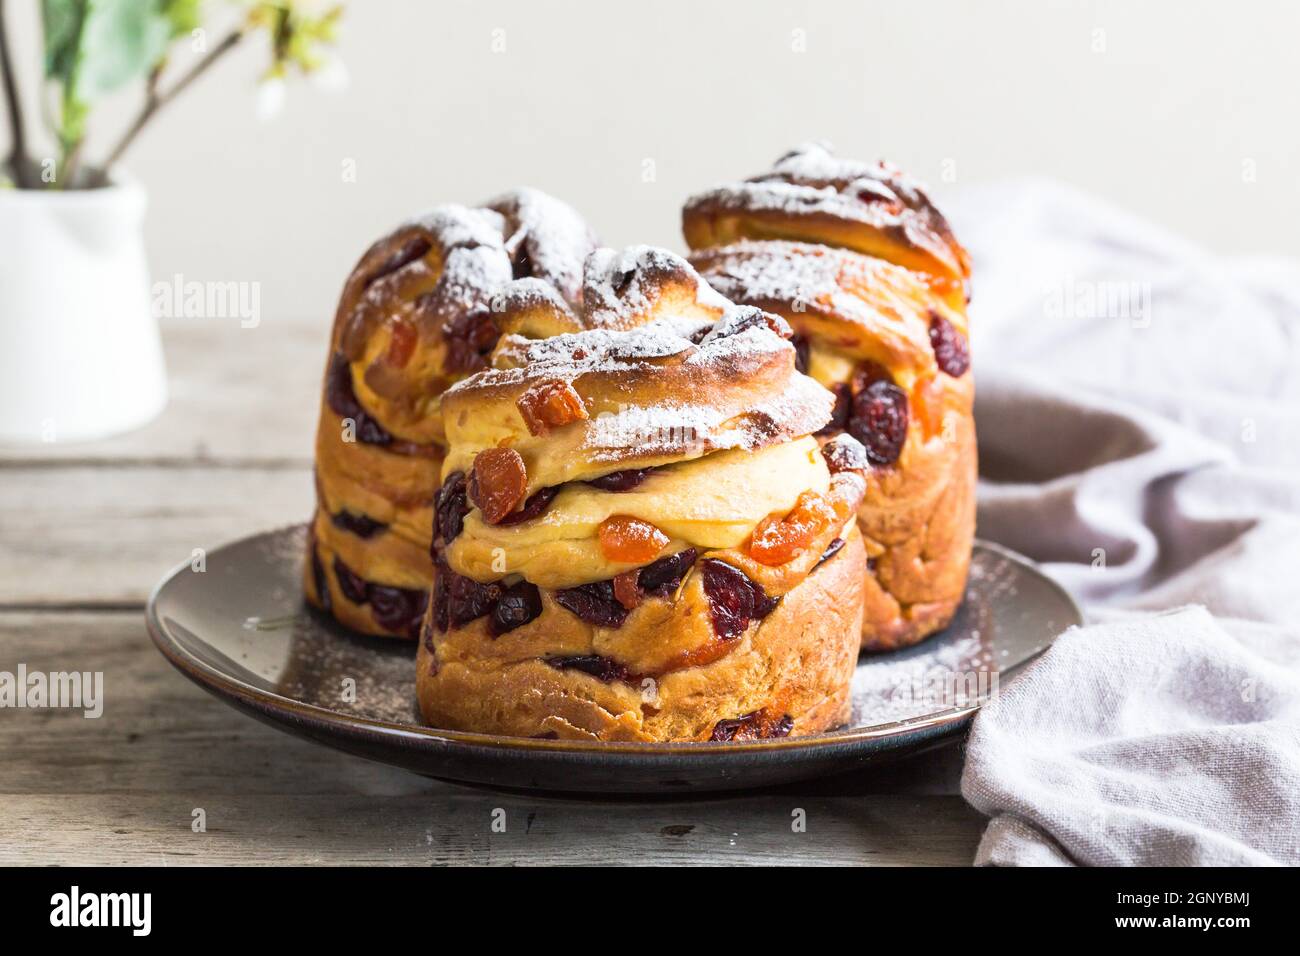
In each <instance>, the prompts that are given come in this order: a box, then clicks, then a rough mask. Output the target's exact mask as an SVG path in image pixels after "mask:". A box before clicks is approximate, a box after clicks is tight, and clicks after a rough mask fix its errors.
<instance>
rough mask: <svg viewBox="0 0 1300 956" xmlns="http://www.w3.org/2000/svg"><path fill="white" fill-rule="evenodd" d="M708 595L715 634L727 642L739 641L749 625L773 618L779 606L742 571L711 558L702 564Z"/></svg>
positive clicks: (775, 599) (776, 600)
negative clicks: (771, 616) (731, 640)
mask: <svg viewBox="0 0 1300 956" xmlns="http://www.w3.org/2000/svg"><path fill="white" fill-rule="evenodd" d="M700 571H701V574H702V576H703V578H704V594H705V596H706V597H707V598H708V599H709V618H710V620H711V621H712V622H713V632H714V633H715V634H717V635H718V637H721V638H723V639H724V640H729V639H731V638H735V637H739V636H740V635H741V634H743V633H744V632H745V628H747V627H749V622H750V621H754V620H759V619H761V618H764V617H767V615H769V614H771V613H772V611H773V609H775V608H776V605H777V604H778V603H779V599H778V598H772V597H769V596H768V595H767V593H766V592H765V591H764V590H763V589H762V588H761V587H759V586H758V585H757V584H755V583H754V582H753V581H751V580H750V579H749V577H748V576H747V575H746V574H745V573H744V572H743V571H741V570H740V569H739V568H734V567H732V566H731V565H729V564H727V563H726V562H725V561H719V560H717V559H716V558H708V559H706V560H705V561H703V562H701V568H700Z"/></svg>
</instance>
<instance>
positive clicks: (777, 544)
mask: <svg viewBox="0 0 1300 956" xmlns="http://www.w3.org/2000/svg"><path fill="white" fill-rule="evenodd" d="M834 520H835V509H834V507H832V506H831V504H830V503H829V502H828V501H826V499H825V498H823V497H822V496H821V495H819V494H817V493H816V492H814V491H805V492H804V493H803V494H801V495H800V496H799V498H798V500H797V501H796V502H795V503H794V507H793V508H792V509H790V513H789V514H787V515H785V517H780V516H778V515H768V516H767V517H766V518H764V519H763V520H762V521H760V522H759V523H758V527H756V528H755V529H754V534H753V536H752V537H751V538H750V541H749V554H750V556H751V557H752V558H753V559H754V560H755V561H758V562H760V563H761V564H766V565H769V566H773V567H774V566H776V565H781V564H785V563H786V562H787V561H790V560H792V559H793V558H795V557H797V556H798V555H800V554H802V553H803V551H804V549H805V548H807V547H808V545H809V544H811V543H812V541H813V539H814V538H816V537H817V536H818V535H820V534H821V533H822V532H823V531H825V530H826V528H828V527H829V526H830V524H831V522H833V521H834Z"/></svg>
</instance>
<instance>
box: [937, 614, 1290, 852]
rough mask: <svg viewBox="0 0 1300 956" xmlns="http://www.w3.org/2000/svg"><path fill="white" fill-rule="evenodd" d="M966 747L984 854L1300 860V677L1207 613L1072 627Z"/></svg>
mask: <svg viewBox="0 0 1300 956" xmlns="http://www.w3.org/2000/svg"><path fill="white" fill-rule="evenodd" d="M1292 637H1296V635H1292ZM967 754H968V756H967V762H966V772H965V775H964V777H963V780H962V792H963V793H964V794H965V796H966V799H967V800H969V801H970V802H971V804H972V805H973V806H974V807H975V808H976V809H977V810H980V811H981V812H984V813H988V814H990V815H992V816H993V817H994V819H993V823H992V824H991V825H990V827H989V829H988V832H987V833H986V834H985V836H984V839H983V841H982V842H981V844H980V847H979V851H978V855H977V857H976V862H977V863H992V864H999V865H1006V864H1022V863H1029V864H1065V863H1070V862H1073V863H1079V864H1090V865H1097V864H1102V865H1134V864H1138V865H1141V864H1151V863H1159V864H1164V865H1173V866H1192V865H1219V866H1222V865H1234V864H1254V865H1260V864H1269V863H1286V864H1300V828H1297V827H1296V826H1295V821H1296V820H1297V819H1300V673H1298V672H1297V671H1296V670H1295V669H1294V668H1293V667H1288V666H1286V661H1285V659H1284V660H1282V661H1281V662H1279V661H1277V660H1274V659H1270V658H1269V657H1267V656H1265V655H1264V654H1262V653H1257V652H1256V651H1253V650H1251V649H1250V648H1249V647H1247V646H1244V645H1243V644H1242V643H1241V642H1240V641H1238V640H1237V639H1236V638H1235V637H1234V636H1233V635H1232V634H1231V633H1230V632H1229V629H1225V628H1224V627H1221V626H1220V625H1219V624H1218V623H1216V622H1215V620H1214V619H1213V618H1212V617H1211V616H1210V615H1209V613H1207V612H1206V611H1205V610H1204V609H1203V608H1185V609H1181V610H1178V611H1172V612H1168V613H1165V614H1157V615H1147V616H1143V617H1139V618H1134V619H1130V620H1122V621H1114V622H1111V623H1107V624H1099V625H1095V626H1092V627H1085V628H1081V629H1077V630H1072V631H1069V632H1067V633H1066V634H1064V635H1062V636H1061V637H1060V638H1059V639H1058V640H1057V642H1056V644H1055V645H1054V646H1053V647H1052V648H1051V649H1050V650H1049V651H1048V652H1047V653H1046V654H1045V655H1044V656H1043V657H1042V658H1041V660H1039V661H1038V662H1037V663H1036V664H1035V665H1034V666H1033V667H1032V668H1031V669H1030V670H1029V671H1028V672H1027V673H1026V674H1025V675H1024V676H1023V677H1021V678H1019V679H1017V680H1014V681H1012V682H1011V683H1010V684H1009V685H1007V686H1006V687H1005V688H1004V689H1003V691H1002V692H1001V693H1000V694H999V695H998V696H997V697H996V698H994V700H993V701H992V702H990V703H989V705H988V706H987V708H986V709H985V711H984V712H983V713H982V714H981V715H980V718H979V720H978V721H977V722H976V727H975V729H974V731H973V733H972V734H971V738H970V742H969V744H968V749H967Z"/></svg>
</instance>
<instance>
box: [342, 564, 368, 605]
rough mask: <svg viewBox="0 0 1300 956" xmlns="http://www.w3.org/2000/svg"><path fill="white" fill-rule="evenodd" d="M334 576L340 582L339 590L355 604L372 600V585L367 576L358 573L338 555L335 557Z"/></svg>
mask: <svg viewBox="0 0 1300 956" xmlns="http://www.w3.org/2000/svg"><path fill="white" fill-rule="evenodd" d="M334 577H335V579H336V580H337V581H338V582H339V590H340V591H342V592H343V596H344V597H345V598H347V599H348V600H349V601H351V602H352V603H353V604H365V603H366V601H368V600H370V593H369V592H370V586H369V585H368V584H366V580H365V578H363V577H361V575H359V574H357V573H356V572H355V571H353V570H352V569H351V568H349V567H348V566H347V565H346V564H344V563H343V562H342V561H340V560H339V559H338V558H337V557H335V559H334Z"/></svg>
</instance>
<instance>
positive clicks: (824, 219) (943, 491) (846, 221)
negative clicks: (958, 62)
mask: <svg viewBox="0 0 1300 956" xmlns="http://www.w3.org/2000/svg"><path fill="white" fill-rule="evenodd" d="M682 221H683V231H684V232H685V236H686V241H687V243H688V244H689V245H690V247H691V248H692V249H693V250H694V252H693V253H692V255H691V262H692V264H693V265H695V267H696V268H697V269H698V270H699V271H700V273H701V274H702V275H703V276H704V277H705V278H706V279H707V280H708V281H709V283H710V284H711V285H713V287H714V288H716V289H717V290H718V291H719V292H721V293H722V294H723V295H725V296H727V297H728V298H730V299H732V300H734V301H736V302H740V303H745V304H749V305H753V306H757V307H759V308H762V309H765V310H767V311H769V312H774V313H776V314H778V315H781V316H783V317H784V318H785V319H786V320H787V321H788V322H789V323H790V324H791V326H792V327H793V328H794V330H795V332H796V337H795V339H794V343H795V346H796V348H797V349H798V353H799V367H800V368H801V369H803V370H805V371H807V373H808V374H809V375H811V376H812V377H813V378H815V379H816V380H817V381H819V382H821V383H822V384H823V385H825V386H826V387H827V388H829V389H831V390H832V391H833V392H834V393H835V395H836V406H835V412H834V417H833V420H832V423H831V425H830V426H829V427H828V428H827V430H826V431H824V432H823V436H824V437H825V436H829V435H834V434H839V433H842V432H845V431H847V432H848V433H850V434H852V435H854V436H855V437H857V438H858V439H860V440H861V441H862V443H863V445H864V446H865V448H866V450H867V453H868V456H869V458H870V460H871V463H872V468H871V470H870V472H869V473H868V477H867V490H866V494H865V497H864V499H863V502H862V505H861V508H860V510H859V512H858V526H859V528H860V530H861V532H862V537H863V541H864V544H865V548H866V554H867V560H866V562H865V570H866V582H865V607H866V611H865V614H864V617H863V632H862V645H863V647H864V648H867V649H888V648H895V647H902V646H906V645H909V644H913V643H915V642H917V641H919V640H921V639H922V638H924V637H925V636H927V635H929V634H931V633H933V632H934V631H936V630H938V629H940V628H942V627H943V626H944V625H946V624H947V623H948V621H949V619H950V618H951V617H952V614H953V612H954V611H955V610H956V608H957V605H958V604H959V603H960V601H961V597H962V593H963V590H964V588H965V582H966V573H967V568H968V565H969V561H970V551H971V543H972V538H973V535H974V527H975V483H976V451H975V426H974V420H973V418H972V404H973V400H974V383H973V380H972V376H971V373H970V360H969V350H968V346H967V335H968V328H967V322H966V303H967V299H968V283H969V278H970V262H969V258H968V256H967V254H966V252H965V250H964V249H962V247H961V245H960V244H959V243H958V242H957V240H956V239H955V238H954V237H953V234H952V230H951V229H950V228H949V226H948V223H947V222H946V221H945V220H944V218H943V216H942V215H941V214H940V213H939V212H938V210H937V209H935V207H934V206H933V204H932V203H931V202H930V200H929V198H928V197H927V196H926V194H925V193H924V191H923V190H922V189H921V188H920V187H919V186H918V185H917V184H915V183H914V182H913V181H912V180H910V179H908V178H907V177H906V176H904V175H903V174H902V173H901V172H899V171H898V170H896V169H894V168H892V167H891V166H888V165H886V164H883V163H881V164H868V163H862V162H857V161H853V160H847V159H839V158H837V157H835V156H833V155H831V153H830V152H829V151H828V150H827V149H826V148H824V147H822V146H818V145H811V146H803V147H800V148H799V149H796V150H795V151H793V152H791V153H790V154H788V155H786V156H785V157H783V158H782V159H780V160H779V161H778V162H777V163H776V165H775V166H774V168H773V169H772V170H771V171H770V172H768V173H766V174H764V175H761V176H758V177H755V178H754V179H751V180H748V181H746V182H742V183H735V184H732V185H728V186H724V187H722V188H720V189H714V190H712V191H709V192H706V193H702V194H700V195H698V196H695V197H693V198H692V199H690V200H689V201H688V202H687V203H686V206H685V209H684V212H683V217H682Z"/></svg>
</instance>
